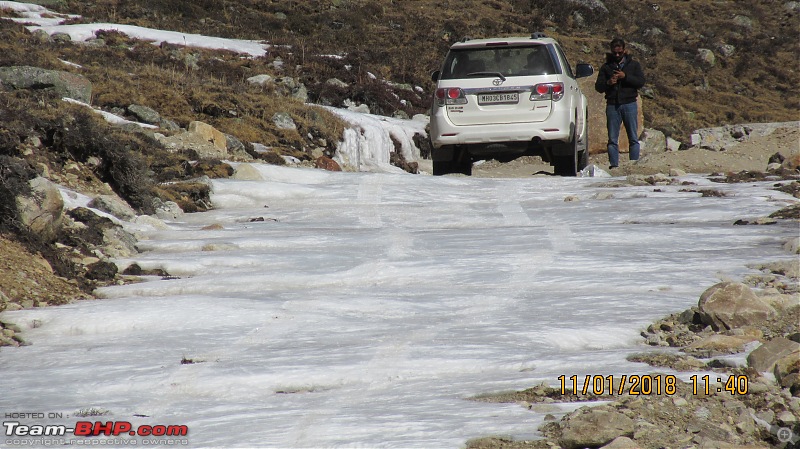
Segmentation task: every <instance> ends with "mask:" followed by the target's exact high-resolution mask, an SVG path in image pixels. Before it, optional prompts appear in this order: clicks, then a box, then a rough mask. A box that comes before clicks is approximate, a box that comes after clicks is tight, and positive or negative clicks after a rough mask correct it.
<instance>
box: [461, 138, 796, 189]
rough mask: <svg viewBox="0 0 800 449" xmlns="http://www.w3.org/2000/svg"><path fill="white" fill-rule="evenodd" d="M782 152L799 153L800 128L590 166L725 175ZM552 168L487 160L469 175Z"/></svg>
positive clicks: (756, 167) (535, 162)
mask: <svg viewBox="0 0 800 449" xmlns="http://www.w3.org/2000/svg"><path fill="white" fill-rule="evenodd" d="M775 153H781V154H782V155H783V156H784V157H789V156H790V155H791V154H798V153H800V128H781V129H778V130H776V131H775V132H774V133H772V134H770V135H768V136H764V137H753V138H752V139H750V140H746V141H743V142H741V143H739V144H737V145H734V146H732V147H731V148H729V149H728V150H726V151H711V150H706V149H702V148H698V147H694V148H690V149H687V150H682V151H672V152H659V153H652V152H648V151H647V149H646V148H645V149H644V150H642V152H641V157H640V159H639V161H638V162H631V161H629V160H628V154H627V153H622V154H620V166H619V167H618V168H615V169H613V170H610V169H609V168H608V156H607V155H606V154H592V155H590V156H589V164H590V165H592V164H594V165H595V166H597V167H598V168H601V169H603V170H604V171H606V172H608V173H609V174H610V175H612V176H625V175H630V174H642V175H652V174H656V173H664V174H669V172H670V169H680V170H683V171H685V172H687V173H727V172H740V171H744V170H747V171H765V170H766V169H767V164H768V161H769V158H770V157H771V156H772V155H773V154H775ZM552 174H553V167H551V166H550V165H549V164H547V163H546V162H543V161H542V160H541V159H540V158H539V157H523V158H520V159H517V160H514V161H511V162H508V163H499V162H497V161H487V162H484V163H479V164H478V165H476V166H475V167H474V168H473V172H472V175H473V176H475V177H481V178H524V177H528V176H552Z"/></svg>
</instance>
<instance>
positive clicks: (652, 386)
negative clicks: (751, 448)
mask: <svg viewBox="0 0 800 449" xmlns="http://www.w3.org/2000/svg"><path fill="white" fill-rule="evenodd" d="M689 379H690V380H691V386H692V394H693V395H709V394H711V393H713V392H717V393H721V392H723V391H725V392H728V393H730V394H731V395H737V394H739V395H744V394H747V388H748V378H747V376H745V375H730V376H728V378H727V379H726V381H725V382H724V384H723V382H722V381H723V379H722V378H721V377H718V378H717V379H716V381H717V384H714V383H712V382H711V378H710V376H708V375H704V376H698V375H693V376H691V377H690V378H689ZM558 380H559V382H560V384H561V394H562V395H564V394H574V395H579V394H580V395H588V394H594V395H597V396H601V395H605V394H607V395H610V396H613V395H623V394H628V395H632V396H635V395H643V396H650V395H666V396H671V395H674V394H676V393H677V391H678V388H677V386H678V379H677V378H676V377H675V376H674V375H671V374H667V375H663V374H653V375H649V374H643V375H627V374H623V375H619V376H614V375H610V376H600V375H586V376H585V377H584V378H583V379H580V378H579V377H578V376H577V375H572V376H569V377H567V376H565V375H563V374H562V375H561V376H558ZM581 381H582V382H581ZM615 381H616V382H615Z"/></svg>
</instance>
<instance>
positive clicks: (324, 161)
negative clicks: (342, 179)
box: [316, 156, 342, 171]
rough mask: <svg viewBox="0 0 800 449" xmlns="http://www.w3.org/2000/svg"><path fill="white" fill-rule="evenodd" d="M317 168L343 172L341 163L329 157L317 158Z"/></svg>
mask: <svg viewBox="0 0 800 449" xmlns="http://www.w3.org/2000/svg"><path fill="white" fill-rule="evenodd" d="M316 167H317V168H321V169H323V170H328V171H342V167H341V166H339V163H338V162H336V161H334V160H333V159H331V158H329V157H327V156H320V157H318V158H317V161H316Z"/></svg>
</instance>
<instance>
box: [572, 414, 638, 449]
mask: <svg viewBox="0 0 800 449" xmlns="http://www.w3.org/2000/svg"><path fill="white" fill-rule="evenodd" d="M633 432H634V421H633V420H632V419H631V418H629V417H627V416H625V415H624V414H623V413H621V412H619V411H617V410H614V409H610V408H600V407H598V408H581V409H579V410H577V411H576V412H573V413H571V414H570V415H568V416H567V419H566V421H565V422H564V427H563V428H562V432H561V438H560V439H559V443H561V444H562V445H563V446H564V447H565V448H567V449H579V448H580V449H583V448H584V447H597V446H602V445H604V444H607V443H610V442H612V441H613V440H614V439H615V438H618V437H621V436H633Z"/></svg>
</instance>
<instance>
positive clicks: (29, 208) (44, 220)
mask: <svg viewBox="0 0 800 449" xmlns="http://www.w3.org/2000/svg"><path fill="white" fill-rule="evenodd" d="M28 184H29V185H30V187H31V193H30V195H20V196H18V197H17V211H18V213H19V219H20V221H21V222H22V225H23V226H25V227H26V228H28V229H30V230H31V231H33V232H34V233H36V234H37V235H39V236H40V237H41V238H42V239H44V240H45V241H49V242H52V241H54V240H55V239H56V238H57V237H58V234H59V232H60V231H61V228H62V227H63V215H64V199H63V198H62V197H61V192H60V191H59V190H58V187H57V186H56V185H55V184H53V183H52V182H50V181H49V180H48V179H46V178H42V177H36V178H34V179H31V180H30V181H29V182H28Z"/></svg>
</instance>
